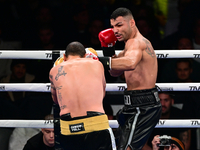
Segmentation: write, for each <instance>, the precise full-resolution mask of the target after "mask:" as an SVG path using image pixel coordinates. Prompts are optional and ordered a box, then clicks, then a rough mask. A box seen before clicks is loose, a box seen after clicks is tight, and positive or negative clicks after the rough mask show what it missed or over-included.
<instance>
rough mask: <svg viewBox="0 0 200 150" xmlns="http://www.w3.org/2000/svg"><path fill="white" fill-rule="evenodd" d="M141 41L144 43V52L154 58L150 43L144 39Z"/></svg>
mask: <svg viewBox="0 0 200 150" xmlns="http://www.w3.org/2000/svg"><path fill="white" fill-rule="evenodd" d="M143 41H144V42H145V43H146V49H145V51H146V52H147V54H149V55H150V56H151V57H155V53H154V50H153V47H152V46H151V45H150V43H149V42H148V41H147V40H146V39H143Z"/></svg>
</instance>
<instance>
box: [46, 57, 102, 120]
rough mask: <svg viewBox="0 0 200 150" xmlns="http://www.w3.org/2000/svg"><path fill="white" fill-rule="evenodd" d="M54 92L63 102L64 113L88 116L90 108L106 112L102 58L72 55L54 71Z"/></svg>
mask: <svg viewBox="0 0 200 150" xmlns="http://www.w3.org/2000/svg"><path fill="white" fill-rule="evenodd" d="M50 81H51V86H52V91H51V92H52V96H53V100H54V102H55V103H58V104H59V106H60V110H61V111H60V115H63V114H66V113H70V114H71V117H78V116H85V115H87V111H96V112H102V113H104V110H103V104H102V101H103V98H104V96H105V86H106V81H105V76H104V68H103V65H102V64H101V62H99V61H97V60H93V59H91V58H79V57H77V56H70V57H69V59H68V60H67V61H65V62H63V63H61V64H60V65H58V66H56V67H53V68H52V69H51V71H50Z"/></svg>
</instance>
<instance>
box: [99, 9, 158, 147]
mask: <svg viewBox="0 0 200 150" xmlns="http://www.w3.org/2000/svg"><path fill="white" fill-rule="evenodd" d="M110 23H111V26H112V29H108V30H105V31H102V32H101V33H100V36H99V40H100V41H101V43H102V49H103V51H104V53H105V56H106V55H109V59H107V61H108V60H109V61H110V62H109V65H110V68H111V70H109V72H110V75H111V76H114V77H116V76H120V75H121V74H123V73H124V76H125V80H126V84H127V89H126V90H125V91H124V107H123V108H122V109H120V110H119V111H118V113H117V115H116V117H117V121H118V123H119V127H118V129H117V131H116V135H115V137H116V142H117V149H118V150H141V149H142V147H143V146H144V144H145V143H146V141H147V139H148V138H149V136H150V134H151V132H152V131H153V129H154V127H155V126H156V124H157V122H158V121H159V118H160V116H161V104H160V99H159V97H158V89H157V87H156V85H155V84H156V79H157V71H158V66H157V65H158V64H157V57H156V54H155V52H154V49H153V47H152V45H151V43H150V42H149V40H148V39H146V38H145V37H143V36H142V34H141V33H140V32H139V30H138V28H137V27H136V25H135V20H134V19H133V15H132V13H131V11H130V10H129V9H127V8H118V9H116V10H115V11H114V12H113V13H112V14H111V17H110ZM111 31H112V32H111ZM111 33H113V34H111ZM113 35H114V36H115V37H113ZM115 39H117V40H118V41H124V42H125V47H124V50H122V51H121V52H120V53H119V54H118V55H117V56H116V55H115V58H111V56H112V55H113V54H114V53H113V51H112V50H111V51H109V50H108V49H105V48H104V47H105V46H106V47H108V48H109V46H111V47H112V46H113V44H114V43H115ZM110 43H112V44H110ZM112 48H113V47H112ZM106 50H107V53H106Z"/></svg>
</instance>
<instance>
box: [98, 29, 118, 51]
mask: <svg viewBox="0 0 200 150" xmlns="http://www.w3.org/2000/svg"><path fill="white" fill-rule="evenodd" d="M99 40H100V42H101V47H113V46H114V45H115V43H116V41H117V38H116V37H115V34H114V32H113V29H112V28H109V29H106V30H103V31H101V32H100V33H99Z"/></svg>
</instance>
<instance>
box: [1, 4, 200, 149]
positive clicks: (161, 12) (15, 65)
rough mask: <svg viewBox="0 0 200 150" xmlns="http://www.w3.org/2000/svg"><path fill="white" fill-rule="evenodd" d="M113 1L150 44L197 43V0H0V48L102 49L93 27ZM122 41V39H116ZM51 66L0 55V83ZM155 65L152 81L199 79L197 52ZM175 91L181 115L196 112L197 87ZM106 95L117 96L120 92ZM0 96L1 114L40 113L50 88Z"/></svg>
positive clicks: (45, 73)
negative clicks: (74, 44)
mask: <svg viewBox="0 0 200 150" xmlns="http://www.w3.org/2000/svg"><path fill="white" fill-rule="evenodd" d="M117 7H127V8H129V9H130V10H131V11H132V13H133V16H134V19H135V23H136V26H137V27H138V29H139V31H140V32H141V34H142V35H143V36H144V37H146V38H147V39H148V40H149V41H150V42H151V43H152V45H153V47H154V49H155V50H169V51H170V50H199V49H200V9H199V8H200V0H74V1H71V0H0V50H8V51H9V50H23V51H26V50H65V48H66V46H67V45H68V44H69V43H70V42H72V41H79V42H81V43H82V44H83V45H84V46H85V47H92V48H94V49H96V50H97V51H98V50H101V44H100V41H99V39H98V33H99V32H100V31H102V30H104V29H106V28H110V14H111V12H112V11H113V10H115V9H116V8H117ZM123 47H124V43H123V42H117V43H116V45H115V49H116V50H121V49H123ZM52 66H53V62H52V61H50V60H39V59H38V60H21V59H16V60H15V59H0V68H1V69H0V83H49V71H50V69H51V68H52ZM158 67H159V70H158V78H157V83H191V82H200V69H199V67H200V59H199V58H184V59H158ZM105 75H106V81H107V83H125V79H124V76H123V75H122V76H120V77H111V76H110V75H109V73H108V71H105ZM175 95H176V96H174V97H173V104H181V107H179V109H180V110H182V111H184V113H186V115H185V116H187V117H186V118H193V119H199V118H200V112H199V110H200V101H199V98H200V94H199V93H197V92H184V93H183V92H176V93H175ZM105 100H107V101H108V102H111V103H112V104H114V103H121V102H122V100H121V97H120V96H118V97H117V98H116V97H112V96H107V97H105ZM0 101H1V105H0V119H43V118H44V117H45V116H46V115H48V114H50V113H51V111H52V104H53V101H52V99H51V95H50V93H40V92H34V93H33V92H0ZM119 101H120V102H119ZM163 105H164V104H163ZM178 106H179V105H178ZM163 107H167V106H163ZM172 115H173V114H172ZM175 116H176V115H175ZM168 118H169V116H168ZM175 119H177V118H175ZM12 130H13V129H9V133H10V134H11V133H12ZM2 131H5V132H6V133H8V129H5V130H2ZM159 132H160V131H159ZM188 132H190V134H193V133H194V132H193V130H189V131H188ZM2 133H3V132H2ZM9 133H8V137H7V138H9ZM156 134H157V133H156ZM153 136H154V135H152V137H153ZM174 136H175V135H174ZM0 139H4V140H6V138H5V135H4V137H2V138H1V136H0ZM151 140H152V139H151ZM151 140H150V141H151ZM192 140H193V139H192ZM191 143H192V142H191ZM1 147H2V146H1ZM188 150H189V149H188Z"/></svg>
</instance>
